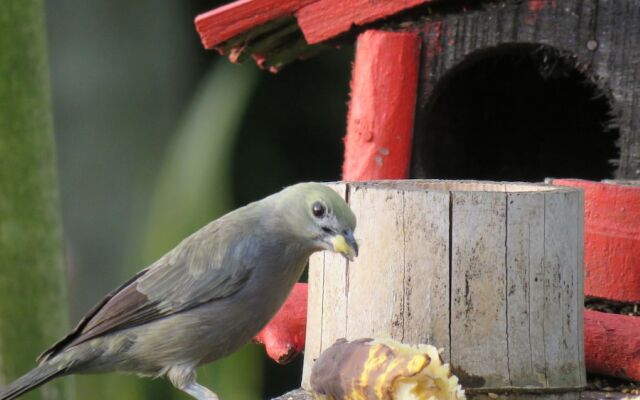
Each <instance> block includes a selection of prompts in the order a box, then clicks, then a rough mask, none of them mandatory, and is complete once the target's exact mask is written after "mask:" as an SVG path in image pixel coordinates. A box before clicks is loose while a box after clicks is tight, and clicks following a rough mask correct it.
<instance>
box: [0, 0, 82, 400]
mask: <svg viewBox="0 0 640 400" xmlns="http://www.w3.org/2000/svg"><path fill="white" fill-rule="evenodd" d="M44 28H45V27H44V19H43V11H42V2H41V1H40V0H7V1H4V2H3V3H2V7H1V8H0V49H1V50H0V77H1V79H0V385H1V386H4V384H6V383H7V382H8V381H10V380H13V379H15V378H16V377H18V375H21V374H23V373H25V372H27V370H29V369H31V368H33V367H34V366H35V361H34V359H35V357H36V356H37V355H38V353H39V352H40V351H42V350H43V349H44V348H46V347H47V346H48V345H49V344H50V343H51V342H53V341H54V340H56V339H58V338H59V337H60V336H61V335H62V334H64V331H65V330H66V329H67V306H66V297H65V295H64V293H65V292H66V290H65V279H64V268H63V262H62V251H61V250H62V246H61V244H62V241H61V230H60V219H59V215H58V193H57V185H56V174H55V162H54V144H53V124H52V118H51V105H50V99H49V96H50V93H49V79H48V68H47V54H46V42H45V29H44ZM70 383H71V381H70V380H69V379H68V378H67V379H66V380H63V381H58V382H57V383H52V384H50V385H48V386H47V387H46V388H45V389H43V390H39V391H36V392H33V393H31V394H30V395H28V396H25V397H24V398H25V399H29V398H30V399H70V398H72V397H73V396H72V393H71V392H72V391H71V390H70V387H69V386H70Z"/></svg>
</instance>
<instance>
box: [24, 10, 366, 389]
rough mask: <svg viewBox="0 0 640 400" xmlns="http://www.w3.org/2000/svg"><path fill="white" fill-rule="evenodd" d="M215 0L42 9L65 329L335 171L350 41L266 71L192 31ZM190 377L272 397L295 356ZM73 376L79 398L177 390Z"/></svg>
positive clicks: (254, 358)
mask: <svg viewBox="0 0 640 400" xmlns="http://www.w3.org/2000/svg"><path fill="white" fill-rule="evenodd" d="M222 3H224V2H221V1H218V2H215V1H195V0H181V1H149V0H141V1H135V2H130V1H123V0H112V1H106V0H102V1H99V0H92V1H86V2H78V1H70V0H57V1H49V2H45V6H46V10H45V11H46V18H47V30H48V41H49V61H50V68H51V81H52V93H53V107H54V116H55V135H56V146H57V162H58V169H59V171H58V172H59V180H60V192H61V203H62V215H63V223H64V237H65V250H66V260H67V273H68V288H69V293H70V294H69V300H70V301H69V313H70V316H71V318H70V319H71V321H73V323H75V321H77V320H78V319H79V318H80V317H81V316H82V314H83V313H84V312H86V311H87V310H88V309H89V308H90V307H91V306H92V305H93V304H94V303H95V302H97V301H98V300H99V299H100V298H101V297H102V296H103V295H104V294H106V293H107V292H108V291H109V290H111V289H112V288H114V287H115V286H116V285H118V284H119V283H121V282H122V281H123V280H125V279H126V278H127V277H128V276H130V275H131V274H132V273H134V272H135V271H137V270H139V269H141V268H142V267H144V266H146V265H147V264H149V263H150V262H151V261H153V260H155V259H156V258H157V257H159V256H160V255H162V254H163V253H164V252H166V251H168V250H169V249H170V248H171V247H172V246H174V245H175V244H177V243H178V242H179V241H180V239H182V238H183V237H185V236H186V235H188V234H189V233H190V232H192V231H194V230H195V229H197V228H198V227H200V226H202V225H203V224H205V223H206V222H208V221H210V220H211V219H213V218H215V217H217V216H219V215H221V214H222V213H224V212H225V211H227V210H230V209H232V208H235V207H237V206H240V205H243V204H246V203H247V202H249V201H252V200H255V199H258V198H260V197H262V196H264V195H266V194H269V193H272V192H274V191H277V190H279V189H280V188H282V187H283V186H286V185H289V184H292V183H294V182H299V181H305V180H337V179H339V178H340V168H341V163H342V152H343V146H342V140H341V138H342V136H343V134H344V130H345V121H346V111H347V100H348V89H349V84H348V83H349V75H350V63H351V59H352V56H353V49H352V48H349V47H346V48H342V49H340V50H333V51H328V52H325V53H323V54H320V55H319V56H316V57H315V58H314V59H312V60H308V61H303V62H296V63H294V64H292V65H290V66H288V67H286V68H284V70H282V71H281V72H280V73H279V74H277V75H272V74H270V73H268V72H264V71H260V70H258V69H257V67H255V65H253V63H247V65H242V66H238V65H231V64H230V63H229V62H228V61H226V59H224V58H222V57H220V56H218V54H217V53H216V52H212V51H205V50H204V49H203V48H202V46H201V45H200V42H199V38H198V36H197V34H196V32H195V30H194V26H193V18H194V17H195V16H196V15H197V14H198V13H201V12H204V11H207V10H209V9H211V8H213V7H215V6H217V5H220V4H222ZM39 350H40V349H35V350H34V351H39ZM198 373H199V377H200V379H199V380H200V381H201V382H202V383H204V384H205V385H207V386H209V387H211V388H213V389H214V390H215V391H216V392H218V393H219V394H220V395H221V397H222V398H223V399H234V400H243V399H260V398H270V397H273V396H275V395H279V394H282V393H284V392H285V391H287V390H288V389H291V388H293V387H295V386H297V385H298V384H299V380H300V375H301V360H300V359H299V360H297V362H294V363H293V364H291V365H289V366H286V367H282V366H278V365H277V364H275V362H273V361H271V360H268V359H267V358H266V357H265V355H264V351H263V349H262V348H259V347H257V346H255V345H248V346H247V347H246V348H245V349H243V350H242V351H241V352H240V353H238V354H237V355H234V356H232V357H230V358H229V359H226V360H223V361H220V362H217V363H214V364H213V365H210V366H207V367H204V368H201V369H200V370H199V371H198ZM64 379H69V378H64ZM75 383H76V387H77V390H76V392H77V396H76V398H78V399H96V400H101V399H130V400H137V399H157V398H163V399H186V398H188V397H186V396H185V395H183V394H181V393H179V392H178V391H176V390H174V389H173V388H172V387H171V386H170V384H169V383H168V382H166V381H164V380H155V381H152V380H148V379H138V378H135V377H130V376H119V375H113V374H111V375H98V376H80V377H76V378H75Z"/></svg>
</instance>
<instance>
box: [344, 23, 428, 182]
mask: <svg viewBox="0 0 640 400" xmlns="http://www.w3.org/2000/svg"><path fill="white" fill-rule="evenodd" d="M419 56H420V36H419V35H418V34H417V33H415V32H385V31H378V30H369V31H366V32H364V33H362V34H361V35H360V36H359V37H358V47H357V50H356V60H355V64H354V67H353V75H352V81H351V104H350V106H349V117H348V121H347V135H346V137H345V139H344V143H345V160H344V165H343V179H344V180H348V181H361V180H370V179H403V178H407V177H408V175H409V162H410V159H411V144H412V139H413V125H414V121H413V119H414V112H415V104H416V93H417V88H418V70H419Z"/></svg>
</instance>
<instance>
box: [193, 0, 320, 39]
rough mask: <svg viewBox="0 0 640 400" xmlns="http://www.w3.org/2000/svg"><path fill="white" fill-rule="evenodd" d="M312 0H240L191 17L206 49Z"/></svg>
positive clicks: (282, 15)
mask: <svg viewBox="0 0 640 400" xmlns="http://www.w3.org/2000/svg"><path fill="white" fill-rule="evenodd" d="M313 1H315V0H241V1H235V2H233V3H230V4H226V5H224V6H222V7H218V8H214V9H213V10H211V11H208V12H206V13H204V14H200V15H198V16H197V17H196V19H195V25H196V30H197V31H198V34H199V35H200V40H201V41H202V44H203V46H204V47H205V48H206V49H210V48H213V47H214V46H216V45H218V44H220V43H222V42H224V41H226V40H228V39H231V38H232V37H234V36H236V35H239V34H241V33H244V32H246V31H248V30H250V29H252V28H256V27H258V26H260V25H262V24H265V23H268V22H271V21H273V20H275V19H277V18H280V17H284V16H287V15H292V14H293V13H294V12H295V11H296V10H298V9H299V8H301V7H302V6H304V5H306V4H309V3H312V2H313Z"/></svg>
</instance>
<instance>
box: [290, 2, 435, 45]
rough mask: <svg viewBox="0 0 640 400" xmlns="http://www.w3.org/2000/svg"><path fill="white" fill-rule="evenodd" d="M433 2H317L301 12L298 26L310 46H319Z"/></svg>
mask: <svg viewBox="0 0 640 400" xmlns="http://www.w3.org/2000/svg"><path fill="white" fill-rule="evenodd" d="M431 1H432V0H396V1H388V0H387V1H371V0H351V1H344V0H319V1H316V2H313V3H312V4H309V5H308V6H305V7H303V8H301V9H300V10H299V11H298V13H297V16H298V23H299V24H300V28H301V29H302V32H303V33H304V37H305V38H306V39H307V42H308V43H309V44H313V43H319V42H322V41H325V40H327V39H331V38H333V37H335V36H337V35H339V34H341V33H344V32H347V31H348V30H350V29H351V27H352V26H354V25H364V24H367V23H370V22H374V21H377V20H379V19H383V18H386V17H389V16H391V15H394V14H396V13H398V12H400V11H403V10H406V9H408V8H412V7H415V6H418V5H420V4H424V3H429V2H431Z"/></svg>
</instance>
